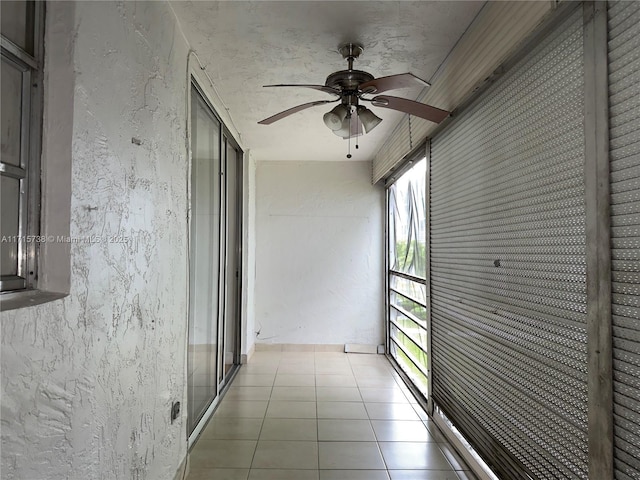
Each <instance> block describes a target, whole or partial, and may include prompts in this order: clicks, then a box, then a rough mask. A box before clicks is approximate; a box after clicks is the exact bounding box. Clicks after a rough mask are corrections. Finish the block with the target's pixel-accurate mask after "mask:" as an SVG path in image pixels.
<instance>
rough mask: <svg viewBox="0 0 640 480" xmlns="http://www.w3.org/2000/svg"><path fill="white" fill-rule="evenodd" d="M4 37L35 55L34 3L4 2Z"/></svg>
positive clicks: (1, 12) (2, 3) (2, 2)
mask: <svg viewBox="0 0 640 480" xmlns="http://www.w3.org/2000/svg"><path fill="white" fill-rule="evenodd" d="M0 5H1V7H0V8H1V9H2V10H1V11H0V14H1V17H2V20H1V24H2V26H1V27H0V29H1V31H2V35H3V36H4V37H6V38H8V39H9V40H11V41H12V42H13V43H15V44H16V45H17V46H19V47H20V48H22V49H23V50H24V51H25V52H27V53H28V54H30V55H33V18H34V16H33V14H34V7H35V4H34V2H25V1H24V0H23V1H17V2H16V1H10V0H2V1H1V2H0Z"/></svg>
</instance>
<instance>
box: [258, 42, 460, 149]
mask: <svg viewBox="0 0 640 480" xmlns="http://www.w3.org/2000/svg"><path fill="white" fill-rule="evenodd" d="M338 51H339V52H340V53H341V54H342V57H343V58H344V59H345V60H347V63H348V68H347V70H340V71H338V72H334V73H332V74H331V75H329V76H328V77H327V79H326V80H325V84H324V85H307V84H298V85H295V84H294V85H291V84H280V85H265V87H300V88H311V89H314V90H319V91H321V92H325V93H328V94H330V95H333V96H336V97H338V98H337V99H334V100H319V101H315V102H309V103H304V104H302V105H298V106H296V107H293V108H290V109H288V110H285V111H283V112H280V113H277V114H275V115H273V116H271V117H268V118H265V119H264V120H261V121H260V122H258V123H260V124H262V125H270V124H271V123H273V122H276V121H278V120H281V119H283V118H285V117H288V116H289V115H292V114H294V113H296V112H299V111H301V110H305V109H307V108H311V107H315V106H317V105H323V104H325V103H332V102H338V101H339V102H340V104H339V105H337V106H335V107H334V108H332V109H331V110H330V111H329V112H327V113H325V114H324V116H323V121H324V123H325V125H326V126H327V127H328V128H329V129H330V130H331V131H333V133H334V134H336V135H338V136H340V137H342V138H347V139H350V138H351V137H352V136H358V135H360V134H361V133H362V132H361V130H362V127H364V130H365V132H366V133H369V132H370V131H371V130H373V129H374V128H375V127H376V126H378V125H379V124H380V122H382V119H381V118H380V117H378V116H377V115H376V114H375V113H373V112H372V111H371V110H369V109H368V108H366V107H365V106H363V105H360V102H370V103H371V104H372V105H373V106H375V107H381V108H389V109H391V110H397V111H399V112H403V113H408V114H410V115H414V116H416V117H420V118H424V119H426V120H430V121H432V122H434V123H440V122H441V121H442V120H444V119H445V118H446V117H447V116H448V115H449V112H448V111H446V110H441V109H439V108H436V107H432V106H430V105H426V104H424V103H420V102H416V101H414V100H408V99H406V98H400V97H392V96H389V95H377V94H379V93H383V92H386V91H388V90H394V89H397V88H405V87H421V88H424V87H428V86H429V83H428V82H426V81H424V80H422V79H421V78H418V77H416V76H415V75H413V74H411V73H401V74H398V75H390V76H388V77H380V78H375V77H374V76H373V75H371V74H370V73H368V72H363V71H361V70H354V69H353V62H354V61H355V60H356V59H357V58H358V57H359V56H360V54H361V53H362V52H363V51H364V48H363V46H362V45H360V44H359V43H346V44H343V45H340V46H339V47H338ZM373 94H376V96H374V97H373V98H368V97H367V95H373ZM354 114H355V115H354ZM354 132H355V133H354ZM347 158H351V155H347Z"/></svg>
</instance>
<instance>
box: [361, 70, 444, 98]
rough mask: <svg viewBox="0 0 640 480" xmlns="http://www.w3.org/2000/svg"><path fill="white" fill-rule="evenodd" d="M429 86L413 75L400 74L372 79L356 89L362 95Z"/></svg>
mask: <svg viewBox="0 0 640 480" xmlns="http://www.w3.org/2000/svg"><path fill="white" fill-rule="evenodd" d="M430 86H431V84H430V83H429V82H426V81H424V80H422V79H421V78H419V77H416V76H415V75H414V74H413V73H400V74H398V75H389V76H388V77H380V78H374V79H373V80H369V81H368V82H364V83H361V84H360V85H358V88H359V89H360V90H362V92H363V93H382V92H386V91H387V90H394V89H396V88H405V87H422V88H424V87H430Z"/></svg>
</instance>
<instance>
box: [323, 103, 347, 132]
mask: <svg viewBox="0 0 640 480" xmlns="http://www.w3.org/2000/svg"><path fill="white" fill-rule="evenodd" d="M348 114H349V108H348V107H347V106H345V105H343V104H340V105H337V106H335V107H333V109H332V110H331V111H329V112H327V113H325V114H324V116H323V117H322V119H323V120H324V124H325V125H326V126H327V127H329V129H330V130H340V129H341V128H342V122H344V119H345V118H346V117H347V115H348Z"/></svg>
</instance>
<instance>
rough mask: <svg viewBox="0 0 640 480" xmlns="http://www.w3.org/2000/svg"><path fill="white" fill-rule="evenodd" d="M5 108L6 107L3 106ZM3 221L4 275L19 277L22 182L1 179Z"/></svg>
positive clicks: (2, 261) (0, 222) (0, 259)
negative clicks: (18, 237)
mask: <svg viewBox="0 0 640 480" xmlns="http://www.w3.org/2000/svg"><path fill="white" fill-rule="evenodd" d="M3 107H4V106H3ZM0 186H1V187H2V192H1V195H2V197H1V198H2V217H1V218H2V220H1V221H0V225H1V227H0V230H2V231H1V232H0V233H1V240H2V243H1V244H0V245H2V256H1V257H0V265H1V266H2V275H3V276H4V275H18V239H17V238H16V237H17V236H18V234H19V230H18V227H19V218H20V180H18V179H16V178H10V177H5V176H2V177H1V184H0Z"/></svg>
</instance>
